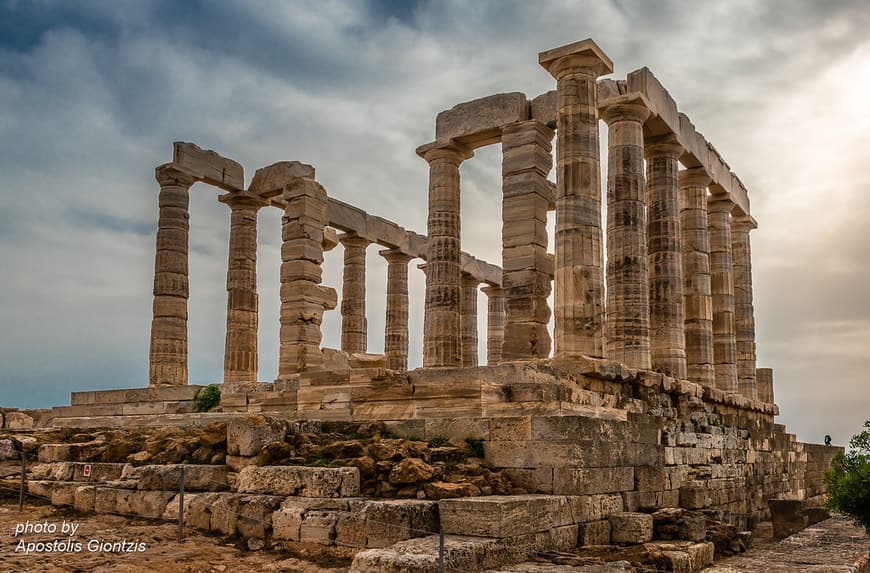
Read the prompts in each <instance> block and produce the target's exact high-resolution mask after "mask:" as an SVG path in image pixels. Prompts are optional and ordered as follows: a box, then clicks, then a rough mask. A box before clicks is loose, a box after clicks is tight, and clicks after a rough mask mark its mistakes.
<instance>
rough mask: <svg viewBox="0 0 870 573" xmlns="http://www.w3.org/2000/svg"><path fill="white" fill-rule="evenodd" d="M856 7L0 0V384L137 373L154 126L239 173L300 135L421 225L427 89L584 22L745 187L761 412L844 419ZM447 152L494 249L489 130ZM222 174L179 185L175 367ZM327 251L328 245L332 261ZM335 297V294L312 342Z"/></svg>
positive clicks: (854, 378) (377, 275)
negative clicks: (766, 373)
mask: <svg viewBox="0 0 870 573" xmlns="http://www.w3.org/2000/svg"><path fill="white" fill-rule="evenodd" d="M868 29H870V6H868V5H867V3H866V2H865V1H863V0H856V1H854V2H847V1H826V2H797V1H781V2H773V1H765V2H761V1H757V2H752V1H729V2H692V1H686V2H679V1H670V2H666V1H661V2H646V1H644V0H611V1H609V2H607V1H604V0H599V1H589V2H568V1H564V2H556V1H552V2H546V1H545V2H501V1H496V0H492V1H480V0H478V1H475V2H465V1H460V0H456V1H454V2H450V1H445V2H429V1H417V2H400V1H392V0H369V1H368V2H364V1H355V2H352V1H347V2H331V1H323V0H311V1H296V2H289V1H287V2H279V1H274V2H269V1H261V2H257V3H250V2H247V1H244V0H237V1H231V0H230V1H224V2H209V3H204V2H202V3H200V2H175V1H171V0H165V1H144V0H143V1H136V2H115V1H110V0H105V1H96V0H94V1H88V2H60V1H57V2H54V1H51V0H43V1H36V2H24V1H20V2H19V1H16V0H0V193H2V199H3V204H2V208H0V273H2V287H0V288H2V291H0V292H2V299H0V324H2V330H0V404H2V405H4V406H19V407H44V406H50V405H56V404H65V403H68V400H69V392H70V391H71V390H85V389H99V388H118V387H136V386H145V385H147V381H148V379H147V360H148V337H149V322H150V313H151V283H152V276H153V264H154V233H155V229H156V220H157V206H156V205H157V203H156V202H157V192H158V187H157V184H156V182H155V180H154V174H153V173H154V172H153V169H154V166H156V165H158V164H160V163H163V162H166V161H168V160H169V159H170V158H171V152H172V142H173V141H175V140H184V141H193V142H196V143H198V144H199V145H200V146H202V147H205V148H211V149H214V150H217V151H218V152H220V153H222V154H224V155H226V156H229V157H232V158H234V159H236V160H238V161H239V162H241V163H242V164H243V165H244V166H245V169H246V177H247V179H248V180H250V177H251V175H252V174H253V172H254V170H255V169H256V168H258V167H261V166H263V165H267V164H270V163H273V162H275V161H280V160H300V161H304V162H307V163H311V164H313V165H314V166H315V167H316V168H317V174H318V179H319V180H320V181H321V183H323V184H324V185H325V186H326V188H327V190H328V191H329V193H330V194H331V195H333V196H335V197H337V198H340V199H342V200H344V201H347V202H351V203H353V204H355V205H357V206H359V207H361V208H363V209H366V210H367V211H369V212H371V213H375V214H379V215H381V216H384V217H386V218H389V219H392V220H394V221H397V222H399V223H400V224H402V225H404V226H405V227H406V228H409V229H413V230H417V231H420V232H425V225H426V212H425V205H426V185H427V166H426V163H425V162H424V161H423V160H421V159H420V158H418V157H417V156H416V155H415V153H414V149H415V147H416V146H418V145H420V144H422V143H426V142H428V141H431V140H432V139H433V135H434V118H435V115H436V114H437V113H438V111H440V110H442V109H446V108H449V107H451V106H453V105H454V104H456V103H458V102H461V101H466V100H469V99H474V98H477V97H481V96H485V95H489V94H492V93H498V92H506V91H523V92H525V93H526V94H527V95H528V96H529V97H533V96H535V95H537V94H539V93H542V92H545V91H547V90H550V89H553V87H554V81H553V80H552V78H551V77H550V76H549V75H548V74H547V73H546V72H545V71H544V70H543V69H542V68H540V67H539V66H538V65H537V53H538V52H539V51H542V50H546V49H549V48H553V47H556V46H559V45H562V44H566V43H569V42H573V41H576V40H579V39H583V38H586V37H592V38H594V39H595V40H596V41H597V42H598V44H599V45H600V46H601V47H602V48H603V49H604V50H605V52H606V53H607V54H608V55H609V56H610V57H611V58H612V59H613V61H614V62H615V66H616V70H615V73H614V74H613V76H611V77H614V78H624V77H625V75H626V74H627V73H628V72H630V71H632V70H634V69H637V68H639V67H641V66H644V65H646V66H649V67H650V68H651V69H652V70H653V72H654V73H655V74H656V75H657V76H658V78H659V79H660V80H661V81H662V83H663V84H664V85H665V86H666V87H667V88H668V89H669V90H670V92H671V94H672V95H673V96H674V99H675V100H676V101H677V103H678V106H679V107H680V109H681V110H682V111H684V112H685V113H687V114H688V115H689V116H690V117H691V118H692V120H693V121H694V123H695V125H696V126H697V128H698V130H699V131H701V132H702V133H704V134H705V135H706V136H707V138H708V140H710V141H711V142H712V143H713V144H714V145H715V146H716V147H717V148H718V150H719V151H720V152H721V153H722V155H723V156H724V157H725V159H726V160H727V161H728V162H729V164H730V165H731V167H732V169H733V170H734V171H735V172H736V173H737V174H738V175H739V176H740V177H741V179H742V180H743V181H744V183H745V184H746V186H747V187H748V188H749V190H750V196H751V200H752V211H753V214H754V216H755V217H756V219H757V220H758V221H759V224H760V226H759V229H758V230H757V231H755V232H754V233H753V236H752V239H753V250H754V280H755V305H756V318H757V324H758V326H757V330H758V343H759V365H760V366H769V367H773V368H774V369H775V378H776V398H777V402H778V403H779V404H780V407H781V409H782V415H781V417H780V421H781V422H784V423H786V424H788V426H789V428H790V430H791V431H794V432H796V433H797V434H798V436H799V437H800V438H801V439H803V440H809V441H821V440H822V438H823V436H824V435H825V434H826V433H828V434H831V435H832V436H833V437H834V439H835V441H836V442H839V443H844V442H846V441H847V439H848V437H849V436H850V435H851V434H853V433H855V432H856V431H857V430H858V429H859V427H860V425H861V422H862V421H863V420H864V419H866V418H868V417H870V380H868V371H870V369H868V367H870V289H868V285H870V169H868V167H870V165H868V150H870V115H868V112H867V105H868V104H867V102H868V101H870V36H868V34H867V30H868ZM605 156H606V155H605ZM462 176H463V205H462V207H463V229H462V233H463V235H462V239H463V248H464V249H465V250H467V251H469V252H473V253H475V254H477V255H478V256H480V257H482V258H485V259H488V260H491V261H495V262H498V260H499V259H500V241H499V240H498V239H497V237H498V236H499V235H498V233H499V232H500V226H501V223H500V209H501V207H500V202H501V201H500V156H499V149H498V148H497V147H492V148H486V149H482V150H479V151H478V153H477V155H476V157H475V158H474V159H473V160H472V161H470V162H467V163H466V164H465V165H464V166H463V168H462ZM551 177H553V175H552V174H551ZM216 196H217V191H216V190H215V189H213V188H209V187H207V186H205V185H200V184H198V185H196V186H194V188H193V189H192V199H191V301H190V380H191V382H192V383H209V382H214V381H219V380H220V377H221V373H222V353H223V336H224V321H225V305H226V293H225V277H226V275H225V273H226V257H227V236H228V221H229V213H228V210H227V208H226V207H225V206H224V205H222V204H219V203H218V202H217V201H216V200H215V199H216ZM279 227H280V217H279V213H278V212H277V211H275V210H270V211H268V212H264V213H263V214H262V216H261V219H260V226H259V230H260V249H259V256H260V260H259V280H260V293H261V306H260V317H261V318H260V322H261V328H260V350H261V354H260V373H261V379H263V380H269V379H272V378H273V377H274V376H275V373H276V369H277V368H276V364H277V348H278V342H277V339H278V337H277V316H278V295H277V285H278V263H279V251H278V247H279V241H280V229H279ZM551 250H552V247H551ZM340 258H341V250H340V249H336V250H335V251H333V252H331V253H329V257H328V260H327V263H326V265H327V273H326V282H327V283H329V284H331V286H335V287H337V288H340V286H341V285H340V279H339V277H340V273H341V264H340ZM368 260H369V265H368V269H369V273H368V280H367V283H368V288H369V293H370V297H369V310H368V316H369V346H370V350H371V351H375V352H378V351H381V350H382V348H383V334H382V332H383V324H384V319H383V308H384V301H383V299H384V298H385V297H384V288H385V282H386V279H385V271H386V266H385V264H384V262H383V261H382V260H381V259H380V257H379V256H378V255H377V251H376V249H375V248H370V249H369V254H368ZM411 275H412V278H411V287H412V294H411V296H412V305H411V321H412V327H411V330H412V340H411V355H412V357H411V361H412V365H418V364H419V363H420V353H421V340H420V338H421V334H420V331H421V330H422V291H423V277H422V273H421V272H419V271H417V270H416V269H414V270H413V271H412V273H411ZM484 302H485V299H483V298H481V300H480V304H481V305H483V304H484ZM481 314H483V313H481ZM481 318H483V317H481ZM339 324H340V323H339V317H338V316H337V313H335V312H333V313H330V315H329V316H328V317H327V320H326V323H325V327H324V328H325V340H324V344H325V345H326V346H333V347H337V346H338V345H339V335H338V331H339ZM482 332H483V331H482ZM481 338H482V339H484V338H485V336H482V337H481ZM482 342H483V340H482ZM481 355H482V356H485V354H484V351H483V348H482V349H481Z"/></svg>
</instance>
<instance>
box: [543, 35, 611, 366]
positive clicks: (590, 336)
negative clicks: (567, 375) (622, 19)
mask: <svg viewBox="0 0 870 573" xmlns="http://www.w3.org/2000/svg"><path fill="white" fill-rule="evenodd" d="M538 61H539V63H540V64H541V65H542V66H544V67H545V68H546V69H547V71H549V72H550V74H552V75H553V77H554V78H556V81H557V84H556V98H557V104H556V106H557V107H556V125H557V130H556V134H557V135H556V137H557V143H556V151H557V153H558V156H557V161H556V248H555V250H556V259H555V267H556V268H555V277H554V288H555V301H554V302H555V308H554V311H555V356H556V358H570V357H576V356H581V355H588V356H598V357H600V356H603V355H604V269H603V267H602V264H603V258H604V254H603V251H602V235H601V173H600V165H599V151H598V115H597V114H598V101H597V100H598V89H597V85H596V80H597V78H598V76H599V75H600V74H602V73H610V72H612V71H613V64H612V62H611V61H610V59H609V58H608V57H607V56H606V55H604V53H603V52H602V51H601V50H600V48H598V46H596V45H595V43H594V42H592V41H591V40H584V41H582V42H577V43H575V44H571V45H569V46H562V47H560V48H555V49H553V50H549V51H547V52H543V53H541V54H539V56H538Z"/></svg>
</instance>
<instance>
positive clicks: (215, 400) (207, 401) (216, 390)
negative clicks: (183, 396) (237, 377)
mask: <svg viewBox="0 0 870 573" xmlns="http://www.w3.org/2000/svg"><path fill="white" fill-rule="evenodd" d="M220 403H221V387H220V386H218V385H217V384H209V385H208V386H206V387H205V388H200V390H199V392H197V393H196V396H194V397H193V409H194V410H196V411H197V412H208V411H209V410H211V409H212V408H214V407H215V406H217V405H218V404H220Z"/></svg>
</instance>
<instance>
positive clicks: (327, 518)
mask: <svg viewBox="0 0 870 573" xmlns="http://www.w3.org/2000/svg"><path fill="white" fill-rule="evenodd" d="M337 523H338V515H337V514H336V513H335V512H333V511H318V510H312V511H308V512H306V513H305V516H304V517H303V519H302V524H301V525H300V526H299V541H301V542H302V543H314V544H317V545H326V546H329V545H334V544H335V526H336V524H337Z"/></svg>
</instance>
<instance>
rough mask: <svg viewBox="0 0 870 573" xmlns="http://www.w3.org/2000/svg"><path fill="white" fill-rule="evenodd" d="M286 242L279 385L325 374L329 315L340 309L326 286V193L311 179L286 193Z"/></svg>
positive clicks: (283, 230) (283, 231) (283, 234)
mask: <svg viewBox="0 0 870 573" xmlns="http://www.w3.org/2000/svg"><path fill="white" fill-rule="evenodd" d="M283 199H284V202H285V204H286V206H285V208H284V217H283V219H282V226H281V237H282V239H283V243H282V245H281V318H280V320H281V329H280V337H281V346H280V348H279V360H278V379H279V380H281V379H289V378H292V377H293V376H294V375H295V374H296V373H299V372H303V371H306V370H318V369H322V368H323V352H322V351H321V349H320V341H321V339H322V332H321V330H320V325H321V324H322V323H323V313H324V311H326V310H331V309H333V308H335V305H336V292H335V290H334V289H332V288H329V287H325V286H321V284H320V281H321V280H322V277H323V270H322V269H321V267H320V265H321V263H323V248H324V242H325V241H324V234H325V233H324V229H325V227H326V203H327V200H328V199H327V196H326V190H324V189H323V187H322V186H321V185H320V184H319V183H317V182H316V181H314V180H313V179H309V178H298V179H295V180H293V181H292V182H291V183H290V184H288V185H287V186H286V187H285V188H284V192H283Z"/></svg>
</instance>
